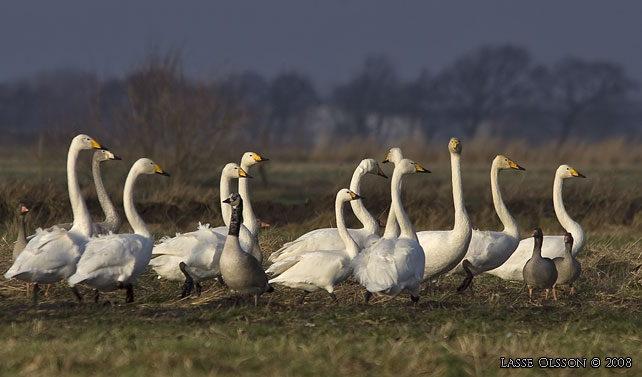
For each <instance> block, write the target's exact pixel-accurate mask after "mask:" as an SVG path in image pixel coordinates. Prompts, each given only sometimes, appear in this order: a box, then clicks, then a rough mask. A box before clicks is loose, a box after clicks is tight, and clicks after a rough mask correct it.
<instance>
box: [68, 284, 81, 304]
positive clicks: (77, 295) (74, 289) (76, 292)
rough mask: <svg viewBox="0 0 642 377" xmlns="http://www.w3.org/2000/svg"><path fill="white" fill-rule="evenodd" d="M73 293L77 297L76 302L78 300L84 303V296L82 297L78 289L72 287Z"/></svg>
mask: <svg viewBox="0 0 642 377" xmlns="http://www.w3.org/2000/svg"><path fill="white" fill-rule="evenodd" d="M71 292H72V293H73V294H74V296H75V297H76V300H78V302H82V296H81V295H80V292H78V288H76V287H71Z"/></svg>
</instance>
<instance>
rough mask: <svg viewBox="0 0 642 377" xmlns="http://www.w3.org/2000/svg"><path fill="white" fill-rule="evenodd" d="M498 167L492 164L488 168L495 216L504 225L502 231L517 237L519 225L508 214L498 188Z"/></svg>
mask: <svg viewBox="0 0 642 377" xmlns="http://www.w3.org/2000/svg"><path fill="white" fill-rule="evenodd" d="M499 171H500V170H499V168H497V167H496V166H495V164H493V166H492V167H491V168H490V191H491V192H492V194H493V205H494V206H495V212H497V217H499V220H500V221H501V222H502V224H503V225H504V231H503V232H504V233H506V234H508V235H509V236H511V237H514V238H516V239H519V226H518V225H517V221H515V219H514V218H513V216H511V215H510V212H508V208H507V207H506V204H504V200H503V199H502V193H501V191H500V190H499Z"/></svg>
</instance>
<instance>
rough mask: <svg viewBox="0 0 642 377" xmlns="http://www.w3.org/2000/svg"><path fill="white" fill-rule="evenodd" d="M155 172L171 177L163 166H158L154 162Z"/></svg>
mask: <svg viewBox="0 0 642 377" xmlns="http://www.w3.org/2000/svg"><path fill="white" fill-rule="evenodd" d="M154 172H155V173H156V174H160V175H164V176H166V177H169V173H168V172H166V171H164V170H163V169H161V167H160V166H158V164H154Z"/></svg>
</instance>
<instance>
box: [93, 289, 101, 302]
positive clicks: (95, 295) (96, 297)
mask: <svg viewBox="0 0 642 377" xmlns="http://www.w3.org/2000/svg"><path fill="white" fill-rule="evenodd" d="M98 299H100V291H99V290H98V289H94V302H95V303H98Z"/></svg>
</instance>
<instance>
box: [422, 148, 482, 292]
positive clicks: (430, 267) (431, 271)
mask: <svg viewBox="0 0 642 377" xmlns="http://www.w3.org/2000/svg"><path fill="white" fill-rule="evenodd" d="M448 150H449V151H450V168H451V174H452V186H453V203H454V205H455V226H454V227H453V229H452V230H445V231H423V232H417V238H418V239H419V243H420V244H421V247H422V248H423V250H424V253H426V267H425V271H424V280H430V279H434V278H436V277H437V276H439V275H441V274H444V273H446V272H448V271H450V270H451V269H452V268H453V267H455V266H456V265H457V264H458V263H459V262H461V260H462V259H463V258H464V255H466V251H468V245H469V243H470V238H471V235H472V228H471V225H470V220H469V219H468V213H467V212H466V206H465V204H464V193H463V190H462V184H461V150H462V146H461V142H460V141H459V139H458V138H456V137H453V138H452V139H450V142H449V143H448Z"/></svg>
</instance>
